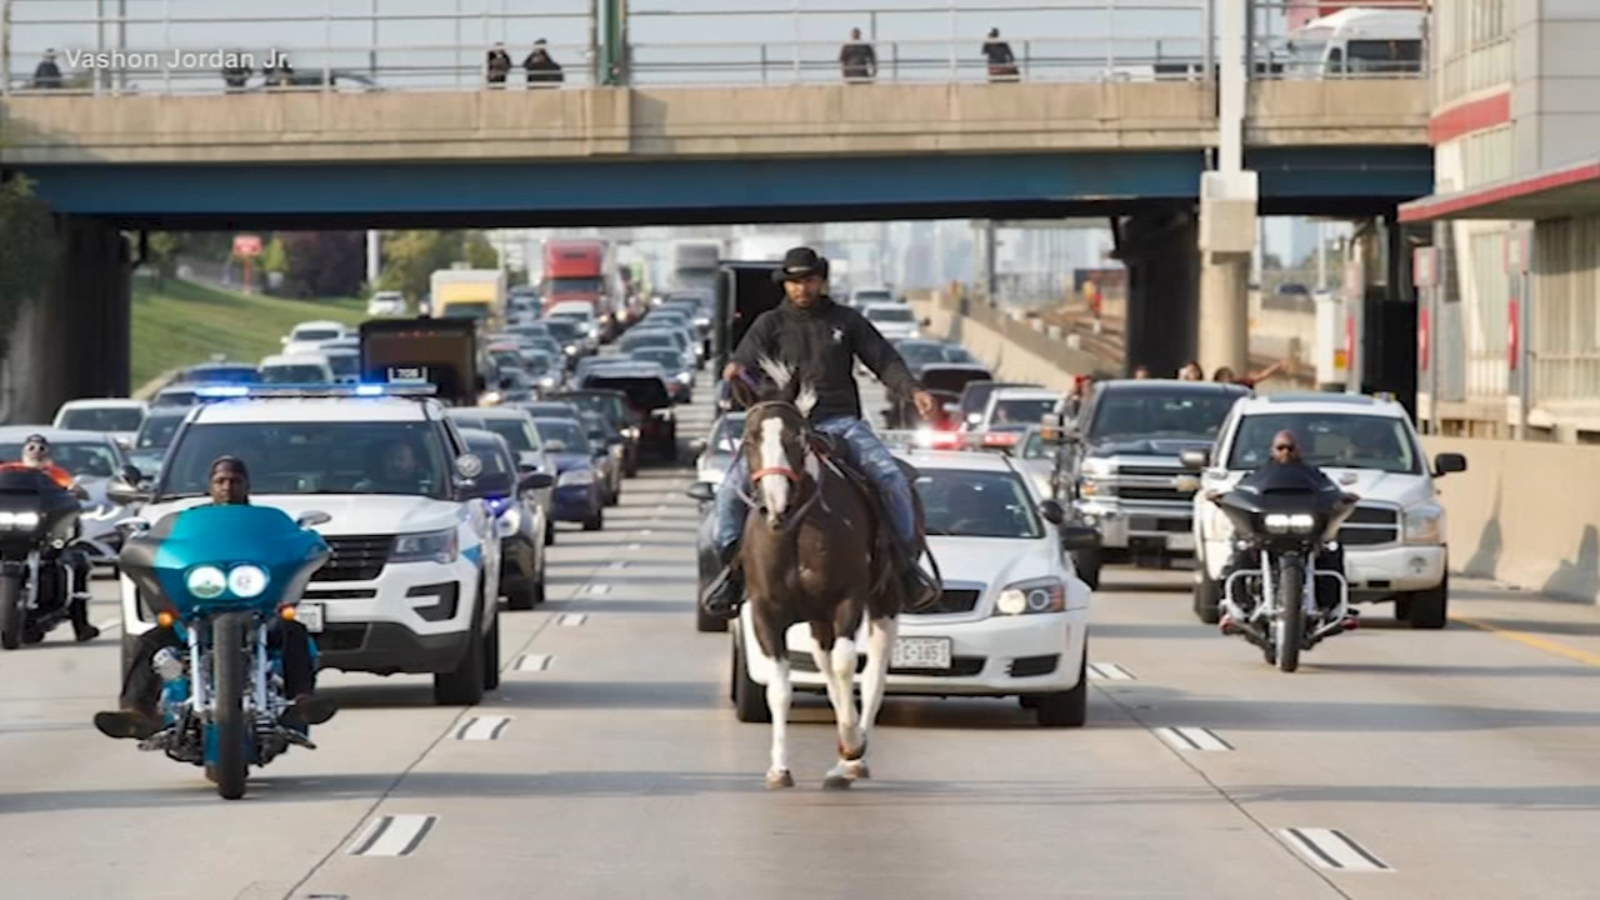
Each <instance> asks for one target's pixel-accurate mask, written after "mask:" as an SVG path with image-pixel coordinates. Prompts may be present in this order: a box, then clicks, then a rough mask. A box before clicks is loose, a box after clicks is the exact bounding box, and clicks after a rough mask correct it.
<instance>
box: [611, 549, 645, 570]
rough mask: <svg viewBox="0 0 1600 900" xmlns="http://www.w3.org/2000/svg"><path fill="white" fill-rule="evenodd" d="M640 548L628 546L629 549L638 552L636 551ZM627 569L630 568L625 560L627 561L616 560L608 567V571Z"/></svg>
mask: <svg viewBox="0 0 1600 900" xmlns="http://www.w3.org/2000/svg"><path fill="white" fill-rule="evenodd" d="M638 547H639V545H638V544H630V545H628V549H630V550H636V549H638ZM627 567H628V561H627V560H625V559H619V560H616V561H614V562H612V563H611V565H609V566H606V568H608V569H626V568H627Z"/></svg>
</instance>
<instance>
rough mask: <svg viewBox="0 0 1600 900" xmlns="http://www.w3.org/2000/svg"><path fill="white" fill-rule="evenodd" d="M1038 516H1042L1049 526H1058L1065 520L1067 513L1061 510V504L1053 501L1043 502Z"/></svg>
mask: <svg viewBox="0 0 1600 900" xmlns="http://www.w3.org/2000/svg"><path fill="white" fill-rule="evenodd" d="M1039 515H1041V516H1044V520H1045V521H1046V522H1049V523H1050V524H1051V525H1060V524H1061V523H1062V522H1065V521H1066V520H1067V511H1066V510H1064V509H1062V508H1061V504H1060V503H1057V502H1056V501H1054V500H1045V501H1044V502H1042V503H1040V504H1039Z"/></svg>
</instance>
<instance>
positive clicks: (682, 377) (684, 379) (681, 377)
mask: <svg viewBox="0 0 1600 900" xmlns="http://www.w3.org/2000/svg"><path fill="white" fill-rule="evenodd" d="M693 380H694V375H692V374H691V373H689V372H679V373H678V383H679V384H688V383H689V382H691V381H693Z"/></svg>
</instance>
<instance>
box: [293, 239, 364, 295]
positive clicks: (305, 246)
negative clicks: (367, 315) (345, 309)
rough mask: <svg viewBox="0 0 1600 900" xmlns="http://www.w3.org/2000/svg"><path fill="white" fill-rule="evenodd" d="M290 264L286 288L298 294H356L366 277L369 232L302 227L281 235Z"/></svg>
mask: <svg viewBox="0 0 1600 900" xmlns="http://www.w3.org/2000/svg"><path fill="white" fill-rule="evenodd" d="M277 237H279V238H280V239H281V240H282V241H283V249H284V255H285V257H286V259H287V262H288V267H287V268H286V269H285V272H284V290H285V292H286V293H288V294H289V295H290V296H295V297H354V296H356V295H357V294H359V293H360V292H361V282H362V281H363V280H365V279H366V269H367V245H366V241H367V238H366V233H365V232H361V231H300V232H289V233H285V234H282V235H278V236H277Z"/></svg>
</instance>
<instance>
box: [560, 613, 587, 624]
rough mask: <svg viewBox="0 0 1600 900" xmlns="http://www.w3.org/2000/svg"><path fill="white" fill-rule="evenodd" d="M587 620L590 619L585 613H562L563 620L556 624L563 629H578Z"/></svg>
mask: <svg viewBox="0 0 1600 900" xmlns="http://www.w3.org/2000/svg"><path fill="white" fill-rule="evenodd" d="M587 618H589V617H588V616H587V615H585V614H584V613H562V614H561V618H559V619H557V620H556V624H557V625H560V626H562V627H563V628H577V627H578V626H579V625H582V624H583V622H584V620H585V619H587Z"/></svg>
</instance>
